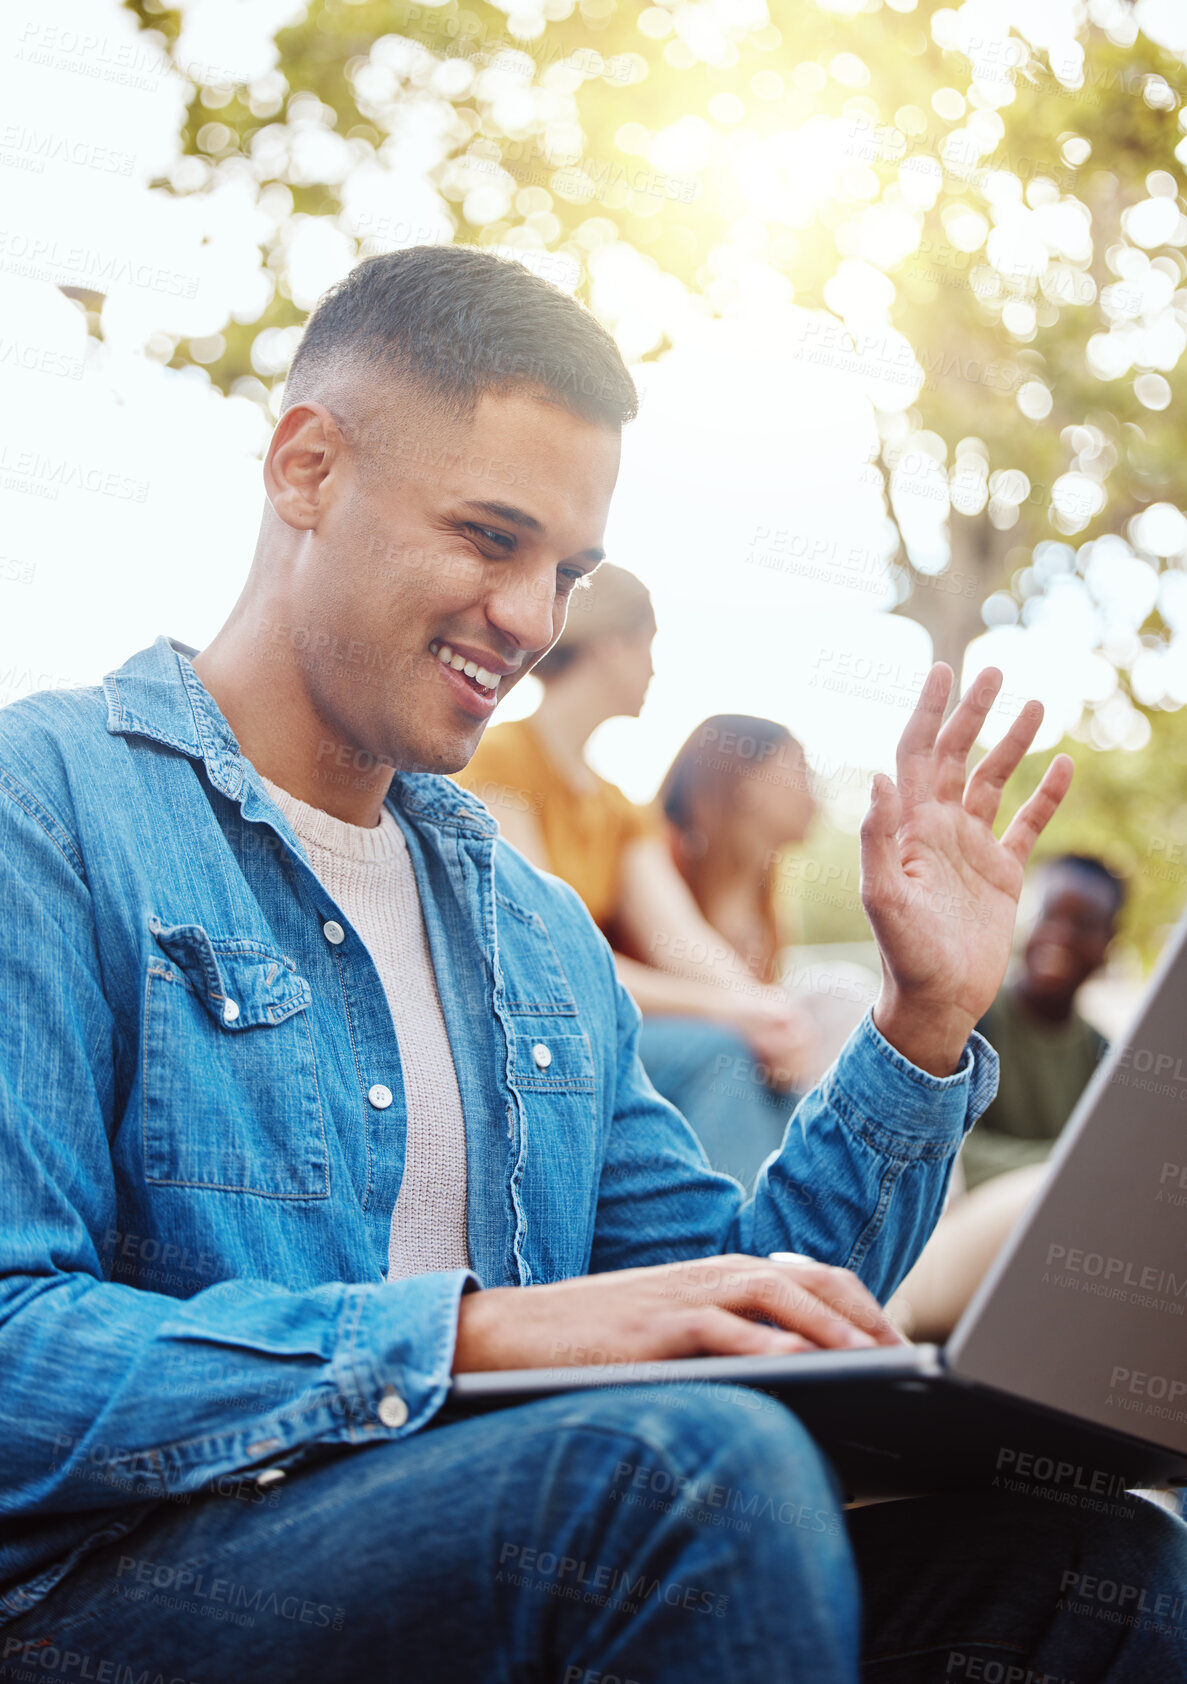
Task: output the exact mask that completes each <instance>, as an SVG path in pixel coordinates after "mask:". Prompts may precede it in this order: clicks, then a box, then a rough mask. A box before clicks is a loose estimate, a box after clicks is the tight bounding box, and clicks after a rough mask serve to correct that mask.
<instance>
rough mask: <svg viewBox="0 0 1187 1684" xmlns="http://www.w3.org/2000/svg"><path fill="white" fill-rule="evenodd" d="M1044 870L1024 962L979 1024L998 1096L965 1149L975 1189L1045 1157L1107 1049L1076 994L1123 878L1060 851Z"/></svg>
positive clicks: (1101, 954)
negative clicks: (992, 1054) (996, 1065)
mask: <svg viewBox="0 0 1187 1684" xmlns="http://www.w3.org/2000/svg"><path fill="white" fill-rule="evenodd" d="M1041 870H1042V877H1041V889H1040V893H1041V898H1040V902H1039V908H1038V914H1037V916H1036V918H1035V922H1034V925H1033V927H1032V929H1031V932H1030V935H1029V937H1028V939H1027V942H1026V947H1025V949H1024V952H1023V956H1022V968H1021V970H1020V972H1019V974H1018V976H1017V978H1016V979H1015V980H1013V981H1012V982H1009V983H1007V984H1006V986H1005V987H1004V988H1003V989H1002V991H1001V993H1000V994H999V995H998V996H997V999H996V1000H995V1001H994V1002H993V1004H992V1006H990V1008H989V1010H988V1011H987V1012H986V1014H985V1016H984V1017H983V1018H982V1019H981V1021H980V1023H979V1024H978V1025H977V1028H978V1029H979V1030H980V1031H981V1033H982V1034H983V1035H984V1036H985V1037H986V1039H987V1040H988V1041H989V1043H990V1045H991V1046H992V1047H994V1048H995V1049H996V1051H997V1055H998V1058H999V1060H1000V1061H1001V1071H1000V1076H999V1079H998V1088H997V1097H996V1099H995V1100H994V1101H993V1103H992V1105H990V1106H989V1108H988V1110H987V1111H986V1112H985V1115H984V1116H983V1117H982V1118H981V1120H980V1121H979V1122H978V1124H977V1126H976V1128H975V1129H974V1130H973V1131H972V1133H971V1134H970V1136H969V1138H968V1140H967V1141H966V1142H965V1145H964V1149H963V1151H962V1153H961V1157H960V1162H961V1166H962V1168H963V1170H964V1177H965V1186H966V1188H967V1189H969V1190H970V1191H971V1190H972V1189H973V1188H974V1187H977V1186H979V1185H980V1184H981V1183H982V1182H983V1181H988V1180H990V1179H991V1178H992V1177H993V1176H995V1175H1002V1174H1004V1173H1005V1172H1006V1171H1007V1170H1012V1169H1019V1168H1021V1167H1022V1166H1023V1165H1026V1164H1037V1163H1043V1162H1045V1161H1046V1159H1047V1157H1048V1155H1049V1153H1050V1151H1051V1147H1052V1144H1053V1143H1054V1141H1055V1140H1056V1138H1057V1137H1058V1135H1059V1133H1060V1132H1061V1130H1062V1129H1063V1126H1064V1124H1065V1123H1066V1122H1067V1120H1068V1118H1069V1117H1070V1116H1071V1113H1072V1111H1073V1110H1074V1108H1075V1104H1076V1101H1077V1100H1078V1099H1079V1097H1080V1095H1081V1093H1083V1091H1084V1089H1085V1087H1086V1086H1087V1085H1088V1081H1089V1078H1090V1077H1091V1075H1092V1073H1093V1071H1094V1070H1095V1069H1096V1066H1097V1063H1098V1061H1099V1059H1100V1057H1101V1054H1102V1053H1103V1052H1104V1051H1105V1047H1106V1042H1105V1039H1104V1036H1103V1035H1101V1034H1100V1033H1099V1032H1098V1031H1097V1030H1095V1029H1094V1028H1093V1027H1092V1025H1091V1024H1090V1023H1088V1022H1087V1021H1086V1020H1085V1019H1084V1018H1083V1017H1081V1016H1080V1014H1079V1012H1078V1011H1077V1010H1076V1006H1075V1000H1076V995H1077V994H1078V993H1079V990H1080V989H1081V987H1082V986H1083V984H1084V983H1085V982H1087V980H1088V978H1089V977H1090V976H1092V975H1093V974H1094V973H1095V972H1096V971H1098V970H1099V969H1100V967H1101V965H1103V964H1104V961H1105V957H1106V954H1107V952H1108V948H1109V943H1110V942H1111V941H1112V939H1113V935H1114V932H1115V930H1116V925H1117V916H1118V913H1119V912H1120V910H1121V906H1122V903H1123V900H1124V897H1125V887H1124V884H1123V883H1122V882H1121V879H1120V878H1119V877H1116V876H1114V874H1113V873H1112V872H1111V871H1110V870H1109V868H1108V867H1107V866H1106V865H1104V864H1103V863H1102V862H1101V861H1100V860H1098V859H1093V858H1091V857H1090V856H1088V855H1085V854H1063V855H1061V856H1060V857H1059V858H1058V859H1053V860H1050V861H1048V862H1047V863H1046V864H1045V865H1044V866H1043V867H1042V868H1041Z"/></svg>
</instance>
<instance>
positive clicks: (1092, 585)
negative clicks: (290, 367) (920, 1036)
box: [126, 0, 1187, 949]
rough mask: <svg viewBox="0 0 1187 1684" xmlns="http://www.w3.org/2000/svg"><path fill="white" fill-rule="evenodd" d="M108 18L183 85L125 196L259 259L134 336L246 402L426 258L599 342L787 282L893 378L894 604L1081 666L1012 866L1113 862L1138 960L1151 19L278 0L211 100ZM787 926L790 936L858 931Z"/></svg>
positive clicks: (1161, 867)
mask: <svg viewBox="0 0 1187 1684" xmlns="http://www.w3.org/2000/svg"><path fill="white" fill-rule="evenodd" d="M126 3H127V4H128V6H129V9H130V10H132V11H133V12H134V13H135V14H136V16H137V18H138V20H139V22H140V24H141V26H142V28H143V29H144V30H145V31H149V32H152V34H153V37H154V39H155V40H156V41H157V42H159V43H160V44H161V45H162V46H164V47H165V48H166V49H167V50H170V51H172V52H173V53H174V55H175V60H176V62H177V63H178V67H179V69H180V70H181V71H182V72H183V73H184V74H186V75H187V76H188V77H189V80H190V86H191V87H192V90H193V91H192V99H191V100H190V103H189V108H188V115H187V120H186V126H185V133H184V151H185V156H184V157H183V158H182V159H181V161H180V163H179V165H178V167H177V168H176V169H175V170H174V171H173V172H172V174H171V176H170V177H169V178H168V179H166V180H162V181H160V182H159V183H156V184H155V185H156V187H157V188H159V190H160V191H161V192H163V193H167V194H173V195H178V196H187V195H191V194H215V193H218V192H227V193H228V194H231V195H239V196H243V195H249V196H250V198H251V202H252V205H253V207H254V211H255V219H254V220H255V234H254V237H255V240H256V242H257V246H258V262H257V264H256V266H255V273H254V275H253V277H252V280H251V284H250V285H245V286H244V287H243V288H242V290H241V296H240V299H239V300H238V302H237V304H236V306H235V308H234V309H233V310H232V312H231V315H230V317H229V319H228V320H227V322H226V323H225V325H224V327H223V328H222V330H221V331H220V332H218V333H215V334H209V335H207V336H205V337H204V338H203V339H201V340H192V341H190V340H182V341H173V340H170V339H167V338H166V339H165V342H164V343H163V344H157V345H155V346H154V347H151V349H152V350H153V354H155V355H158V356H159V357H160V358H161V359H162V360H165V361H169V362H171V363H172V364H173V365H174V366H182V365H185V364H186V363H192V362H196V363H199V364H200V365H201V366H203V367H205V368H206V370H207V371H208V372H209V374H210V376H211V378H212V380H213V381H214V382H215V383H216V384H217V385H218V386H219V387H220V388H221V389H222V390H223V391H225V392H227V393H236V394H239V395H243V396H247V397H249V398H251V399H253V400H254V401H256V402H258V403H259V404H260V405H261V406H262V407H263V408H265V409H266V410H267V411H268V412H269V414H270V416H273V417H274V416H275V414H276V413H277V408H278V402H279V396H280V391H281V389H282V385H283V378H284V371H285V368H286V367H287V363H288V359H289V358H290V357H291V355H292V352H293V349H294V348H295V344H296V339H297V336H298V334H299V329H300V324H301V323H302V322H303V320H304V318H305V315H306V312H307V311H308V309H309V308H310V307H311V305H312V304H313V303H314V301H315V299H316V296H317V295H318V293H319V292H320V291H321V290H323V289H324V286H325V285H328V284H329V283H330V281H331V280H332V279H334V278H336V276H337V275H338V274H339V273H342V272H345V270H346V269H347V268H348V267H349V266H350V265H351V263H353V262H354V261H356V260H357V259H358V258H361V257H366V256H370V255H373V254H374V253H376V252H379V251H384V250H391V249H394V248H397V247H400V246H404V245H410V244H420V243H423V242H424V241H427V240H440V239H456V240H459V241H464V242H473V243H477V244H480V245H485V246H490V247H492V248H494V249H497V250H499V251H502V252H505V253H508V254H514V255H516V256H517V257H519V258H521V259H522V260H523V261H524V262H526V263H528V264H530V265H531V266H532V267H534V268H536V269H537V270H538V272H540V273H541V274H543V275H545V276H546V277H548V278H549V279H552V280H554V281H556V282H557V283H558V284H560V285H562V286H564V287H566V288H568V289H570V290H572V291H574V292H576V293H577V294H578V296H580V297H582V298H584V299H585V300H586V301H587V302H588V303H589V304H590V305H591V307H592V308H593V309H594V310H595V311H596V313H597V314H598V315H599V316H600V318H601V319H602V320H603V321H604V322H605V323H606V324H607V326H608V327H609V328H610V329H611V330H612V331H613V332H614V333H615V334H616V336H617V338H618V340H619V343H620V345H621V346H622V349H623V351H624V354H625V355H626V356H627V358H628V360H632V361H646V360H650V359H654V358H657V357H660V356H662V355H663V353H664V351H665V349H666V348H668V347H669V346H670V345H671V343H672V338H673V334H674V333H675V332H676V331H677V330H678V328H679V325H680V324H681V323H682V322H686V321H687V320H688V319H689V318H690V316H696V315H727V314H731V313H735V314H736V313H738V312H745V311H747V310H750V309H755V310H760V309H762V308H763V307H765V306H767V305H769V304H770V303H772V302H775V303H777V302H779V301H782V300H789V299H794V300H795V302H796V303H797V304H804V305H807V306H809V307H811V308H819V309H823V310H827V311H829V312H830V313H831V315H832V316H833V317H834V318H835V319H836V323H837V333H836V336H835V339H833V340H832V342H831V343H830V344H829V345H828V346H826V347H824V348H823V352H822V354H824V355H825V356H829V357H832V358H833V359H834V360H836V362H837V365H838V366H843V365H844V363H845V360H846V359H847V358H848V359H858V360H860V361H861V362H862V363H863V366H864V367H865V369H866V371H867V373H868V372H869V369H870V368H871V367H872V368H873V369H874V371H875V375H878V374H879V373H881V375H882V376H884V380H885V389H886V390H887V391H888V392H890V391H891V390H892V389H895V388H897V390H899V391H900V392H901V390H902V385H903V382H904V381H905V382H908V383H911V382H913V383H914V395H913V398H912V400H911V401H910V402H909V403H908V404H906V405H904V403H903V402H902V401H901V400H898V399H895V400H892V399H891V398H889V397H888V399H887V402H886V406H885V408H880V407H878V404H877V397H876V395H875V400H874V401H875V408H876V415H877V422H878V435H879V440H880V448H879V453H878V459H877V463H876V466H877V470H878V472H879V473H880V475H881V476H882V478H883V481H884V486H885V495H886V502H887V512H888V515H889V516H890V517H891V518H892V519H893V520H894V521H895V523H896V525H897V529H898V537H899V551H898V556H897V570H896V571H897V582H898V583H897V588H898V591H899V595H900V598H901V600H900V603H899V606H898V608H897V610H896V612H900V613H905V614H907V615H910V616H912V617H914V618H916V619H918V620H919V621H921V622H922V624H923V625H924V626H925V627H926V628H927V630H928V631H929V633H930V634H931V637H932V640H933V645H934V648H935V652H936V655H937V657H942V658H945V659H947V660H949V661H951V662H952V663H953V664H954V665H955V666H956V668H957V670H958V672H959V670H960V667H961V662H962V658H963V655H964V652H965V650H966V648H967V646H968V645H969V643H970V641H971V640H973V639H974V638H976V637H977V636H978V635H980V634H982V633H984V632H985V631H986V629H987V627H1001V626H1010V625H1020V626H1028V627H1029V626H1033V625H1040V624H1042V625H1046V626H1047V627H1048V628H1050V629H1053V630H1054V631H1055V633H1056V634H1058V635H1060V636H1066V637H1067V638H1068V639H1069V640H1071V641H1072V642H1074V643H1076V644H1077V646H1078V647H1079V648H1081V649H1082V651H1083V654H1084V658H1085V660H1086V661H1087V662H1089V663H1090V667H1089V668H1087V669H1086V670H1087V671H1088V673H1089V676H1088V679H1087V680H1086V682H1085V686H1084V689H1085V694H1086V696H1087V702H1086V706H1085V713H1084V718H1083V721H1082V723H1081V726H1080V727H1079V729H1078V730H1077V732H1076V740H1075V741H1073V742H1072V743H1070V744H1068V745H1067V746H1069V747H1070V748H1071V750H1072V752H1073V754H1074V755H1075V758H1076V761H1077V781H1076V786H1075V794H1074V797H1073V800H1072V802H1071V803H1070V804H1069V806H1068V808H1067V810H1066V811H1065V813H1063V814H1061V815H1060V817H1059V819H1058V820H1057V821H1056V824H1055V825H1054V826H1053V828H1052V831H1051V834H1050V836H1049V837H1048V838H1046V839H1045V841H1044V851H1051V850H1052V849H1055V848H1062V847H1068V846H1074V847H1076V848H1078V849H1089V848H1099V849H1101V850H1102V851H1104V852H1105V853H1106V854H1107V856H1108V857H1109V858H1110V859H1111V860H1113V861H1114V863H1117V864H1119V865H1121V866H1123V867H1125V868H1127V869H1128V870H1129V871H1130V872H1131V873H1134V874H1136V875H1135V882H1136V884H1137V890H1138V892H1137V895H1136V897H1135V902H1134V905H1133V907H1132V908H1131V913H1130V918H1129V924H1130V927H1131V928H1132V929H1133V931H1134V933H1135V939H1137V940H1138V942H1139V943H1140V944H1141V945H1142V947H1143V948H1144V949H1149V948H1150V946H1151V944H1152V943H1153V942H1154V940H1155V932H1156V931H1157V930H1158V929H1159V928H1160V926H1161V925H1162V924H1163V923H1165V920H1166V919H1167V918H1169V917H1172V916H1173V915H1174V913H1175V912H1177V910H1178V907H1179V904H1181V901H1182V899H1183V898H1184V895H1183V885H1182V884H1181V883H1180V881H1179V879H1180V876H1181V871H1180V870H1179V869H1178V867H1177V862H1176V860H1175V859H1174V858H1172V857H1171V852H1172V850H1173V849H1177V848H1179V846H1180V843H1179V841H1178V840H1176V839H1178V838H1182V839H1183V841H1184V842H1187V820H1184V818H1183V811H1184V809H1183V797H1184V794H1187V719H1184V718H1183V717H1182V716H1180V715H1179V714H1178V713H1177V712H1176V710H1177V709H1178V708H1179V707H1180V706H1181V705H1182V704H1183V703H1184V702H1187V519H1185V518H1184V515H1183V513H1182V511H1181V509H1180V506H1179V505H1180V503H1181V502H1182V501H1184V492H1183V487H1182V466H1181V464H1182V460H1183V456H1184V443H1185V440H1184V436H1183V427H1182V423H1181V421H1180V411H1181V400H1182V396H1183V386H1184V379H1183V374H1182V371H1181V363H1182V354H1183V351H1184V350H1185V349H1187V286H1185V284H1184V283H1185V280H1187V261H1185V258H1184V249H1185V248H1187V216H1185V215H1184V214H1183V208H1182V191H1183V179H1182V178H1183V164H1184V160H1185V159H1187V136H1185V133H1184V129H1185V127H1187V108H1185V107H1184V105H1183V86H1184V81H1185V70H1184V62H1185V56H1187V5H1183V4H1178V5H1176V3H1175V0H1169V3H1168V0H1136V3H1134V4H1130V3H1129V0H1083V3H1082V4H1080V5H1079V6H1078V8H1077V7H1069V8H1068V10H1067V16H1068V17H1070V18H1071V19H1072V22H1071V24H1070V25H1069V24H1067V23H1066V22H1063V23H1061V22H1060V21H1059V18H1058V16H1057V14H1058V11H1059V9H1058V8H1056V7H1050V8H1044V7H1039V6H1037V5H1036V6H1034V7H1033V8H1018V7H1015V6H1013V5H1011V4H1009V3H1008V0H968V3H967V4H965V5H963V6H961V7H960V8H959V9H958V10H957V9H953V8H950V7H943V6H936V5H934V4H931V3H930V0H923V3H920V4H916V3H915V0H769V4H768V3H766V0H666V3H664V4H656V5H650V6H646V5H645V6H640V5H638V4H618V3H616V0H580V3H579V4H575V3H574V0H505V4H504V5H503V6H502V7H497V6H495V5H487V4H482V3H481V0H472V3H467V4H460V3H459V0H446V3H444V4H432V5H431V4H425V3H423V0H422V3H418V4H408V3H406V0H394V3H393V0H313V3H311V4H309V5H308V7H307V8H305V9H304V10H303V11H301V10H300V9H299V8H298V10H297V13H296V14H293V13H290V14H289V15H290V17H292V16H295V21H292V22H290V23H288V24H287V25H286V26H285V27H282V28H281V29H280V30H279V33H278V34H277V36H276V40H275V47H276V54H275V61H274V67H273V68H272V69H271V70H269V71H268V72H266V73H264V74H261V75H258V76H256V77H255V78H254V80H252V81H251V82H249V83H245V84H244V83H235V82H234V81H228V80H223V79H221V78H220V72H219V71H218V69H217V67H213V66H211V67H207V70H206V71H205V72H204V71H203V69H202V67H201V66H199V67H198V68H197V69H195V65H194V63H193V62H192V58H190V57H189V56H187V54H186V53H185V51H184V44H185V24H186V18H185V8H184V6H182V7H180V8H176V9H174V8H170V7H168V6H166V5H164V4H162V3H161V0H126ZM1176 19H1177V21H1176ZM788 396H789V401H794V394H791V393H789V395H788ZM1048 758H1049V757H1048V756H1035V757H1032V760H1033V764H1032V763H1031V762H1028V763H1027V766H1026V768H1025V774H1026V780H1027V781H1028V783H1033V781H1035V780H1036V779H1037V777H1038V775H1039V774H1040V772H1041V769H1042V766H1043V765H1044V764H1045V763H1046V760H1047V759H1048ZM1164 845H1165V851H1164V852H1161V851H1159V850H1161V849H1162V848H1163V846H1164ZM854 846H855V844H854V839H853V838H852V837H849V836H844V835H842V833H841V832H839V831H838V832H836V833H835V834H834V835H833V836H832V839H831V841H830V840H829V838H828V836H827V835H826V833H825V832H824V831H822V832H821V833H820V835H819V836H818V838H817V842H816V843H815V844H814V847H816V848H817V849H818V850H819V851H820V852H821V857H824V855H825V854H828V853H829V851H830V849H831V850H832V853H833V854H835V855H836V857H837V858H838V859H840V858H842V857H843V856H844V857H849V856H851V855H853V850H854ZM854 857H855V856H854ZM801 909H802V912H803V916H804V920H805V923H806V925H807V926H808V928H809V930H810V933H812V934H813V935H815V936H817V938H818V939H821V933H822V932H824V931H826V932H828V933H829V934H830V935H832V936H834V937H837V936H844V935H847V934H849V933H850V932H851V930H853V929H856V928H858V927H859V926H860V924H861V919H860V911H859V909H858V908H857V907H856V904H855V905H854V907H853V909H852V912H851V913H849V912H846V911H845V909H844V908H843V907H842V906H836V907H828V906H825V905H823V904H822V903H820V904H814V903H813V902H812V900H811V898H810V897H808V898H803V899H802V908H801Z"/></svg>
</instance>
